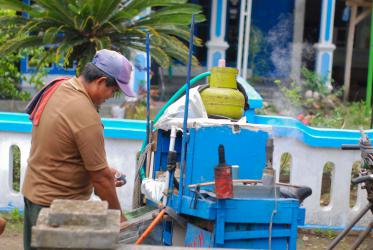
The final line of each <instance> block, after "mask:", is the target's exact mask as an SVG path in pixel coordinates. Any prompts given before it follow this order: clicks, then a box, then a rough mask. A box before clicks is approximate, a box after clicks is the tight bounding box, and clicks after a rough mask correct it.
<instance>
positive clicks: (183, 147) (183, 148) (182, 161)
mask: <svg viewBox="0 0 373 250" xmlns="http://www.w3.org/2000/svg"><path fill="white" fill-rule="evenodd" d="M194 20H195V16H194V15H192V23H191V25H190V37H189V55H188V71H187V81H186V84H187V86H186V88H185V105H184V122H183V140H182V144H181V158H180V181H179V196H178V209H177V212H178V213H180V212H181V201H182V198H183V191H184V190H183V189H184V169H185V163H186V162H185V158H186V156H185V154H186V147H187V143H188V141H187V140H188V137H187V133H188V132H187V129H188V128H187V125H188V124H187V122H188V109H189V88H190V74H191V68H192V53H193V38H194ZM171 181H172V180H171Z"/></svg>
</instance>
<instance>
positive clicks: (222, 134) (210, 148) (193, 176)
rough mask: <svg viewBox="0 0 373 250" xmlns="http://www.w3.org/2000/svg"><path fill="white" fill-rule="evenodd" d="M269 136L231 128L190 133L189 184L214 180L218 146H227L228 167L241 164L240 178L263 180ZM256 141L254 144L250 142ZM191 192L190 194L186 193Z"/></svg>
mask: <svg viewBox="0 0 373 250" xmlns="http://www.w3.org/2000/svg"><path fill="white" fill-rule="evenodd" d="M267 138H268V134H267V133H266V132H263V131H251V130H247V129H241V130H240V131H239V132H233V131H232V128H231V127H229V126H219V127H205V128H199V129H191V130H190V143H189V144H190V145H194V149H193V150H188V152H187V159H193V161H191V164H188V166H187V172H186V175H187V179H186V185H189V184H195V183H202V182H208V181H213V180H214V167H215V166H216V165H217V163H218V153H217V152H218V146H219V144H223V145H224V146H225V152H226V161H227V164H228V165H239V166H240V167H239V173H238V175H239V178H241V179H245V178H250V179H260V178H261V176H262V170H263V168H264V166H265V143H266V140H267ZM249 142H255V143H249ZM187 192H188V191H187Z"/></svg>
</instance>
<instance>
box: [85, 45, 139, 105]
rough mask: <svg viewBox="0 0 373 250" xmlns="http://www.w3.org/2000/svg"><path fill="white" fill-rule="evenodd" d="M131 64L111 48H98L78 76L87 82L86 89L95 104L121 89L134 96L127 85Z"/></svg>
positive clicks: (100, 102)
mask: <svg viewBox="0 0 373 250" xmlns="http://www.w3.org/2000/svg"><path fill="white" fill-rule="evenodd" d="M131 72H132V65H131V63H130V62H129V61H128V60H127V58H125V57H124V56H123V55H121V54H119V53H118V52H115V51H112V50H107V49H103V50H99V51H97V53H96V55H95V56H94V58H93V60H92V62H91V63H88V64H87V65H86V66H85V67H84V68H83V70H82V72H81V74H80V77H83V78H84V80H85V82H87V83H88V85H87V86H86V90H87V92H88V94H89V95H90V97H91V99H92V101H93V103H94V104H96V105H100V104H102V103H103V102H104V101H105V100H106V99H109V98H111V97H113V95H114V93H115V92H117V91H119V90H122V91H123V92H124V94H125V95H127V96H135V94H134V93H133V91H132V89H131V88H130V86H129V80H130V77H131Z"/></svg>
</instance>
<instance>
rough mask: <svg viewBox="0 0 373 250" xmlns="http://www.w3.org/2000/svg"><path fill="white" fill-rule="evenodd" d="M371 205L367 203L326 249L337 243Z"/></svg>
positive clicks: (332, 247) (329, 249)
mask: <svg viewBox="0 0 373 250" xmlns="http://www.w3.org/2000/svg"><path fill="white" fill-rule="evenodd" d="M371 207H372V203H368V205H366V207H365V208H364V209H362V210H361V211H360V212H359V214H358V215H357V216H356V217H355V218H354V219H353V221H352V222H351V223H350V224H349V225H348V226H347V227H346V228H345V230H343V231H342V232H341V233H340V234H338V236H337V237H336V238H335V239H334V240H333V241H332V243H330V245H329V246H328V248H327V250H331V249H334V248H335V247H336V246H337V244H338V243H339V242H340V241H341V240H342V239H343V238H344V237H345V236H346V235H347V234H348V232H350V230H351V229H352V227H353V226H354V225H355V224H356V223H357V222H358V221H359V220H360V219H361V218H362V217H363V216H364V214H366V212H368V211H369V210H370V209H371Z"/></svg>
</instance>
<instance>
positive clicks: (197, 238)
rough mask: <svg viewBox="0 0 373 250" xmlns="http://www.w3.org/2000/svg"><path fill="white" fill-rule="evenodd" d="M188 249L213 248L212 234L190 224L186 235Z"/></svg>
mask: <svg viewBox="0 0 373 250" xmlns="http://www.w3.org/2000/svg"><path fill="white" fill-rule="evenodd" d="M185 246H186V247H207V248H209V247H212V246H213V238H212V233H211V232H209V231H206V230H203V229H201V228H199V227H197V226H195V225H193V224H190V223H188V225H187V231H186V235H185Z"/></svg>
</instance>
